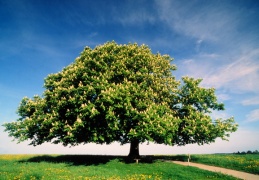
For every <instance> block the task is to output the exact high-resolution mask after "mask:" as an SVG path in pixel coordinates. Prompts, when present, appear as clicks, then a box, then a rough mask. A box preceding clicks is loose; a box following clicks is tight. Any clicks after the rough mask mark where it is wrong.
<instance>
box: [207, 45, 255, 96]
mask: <svg viewBox="0 0 259 180" xmlns="http://www.w3.org/2000/svg"><path fill="white" fill-rule="evenodd" d="M258 57H259V49H256V50H254V51H251V52H248V53H245V54H242V55H241V57H239V58H237V59H236V60H234V61H233V62H231V63H229V64H223V65H221V66H220V65H219V67H217V68H216V69H215V70H213V69H211V72H212V73H211V74H209V75H207V76H205V78H204V83H205V84H206V85H213V86H215V87H216V88H224V89H227V90H230V91H233V92H236V93H242V92H259V84H258V83H256V82H257V81H258V79H259V63H258V62H257V59H258ZM211 68H213V67H211Z"/></svg>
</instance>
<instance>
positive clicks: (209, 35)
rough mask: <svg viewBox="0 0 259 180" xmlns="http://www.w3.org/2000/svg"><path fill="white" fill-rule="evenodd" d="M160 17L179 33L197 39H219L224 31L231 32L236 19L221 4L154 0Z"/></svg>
mask: <svg viewBox="0 0 259 180" xmlns="http://www.w3.org/2000/svg"><path fill="white" fill-rule="evenodd" d="M156 3H157V7H158V9H159V12H160V14H159V15H160V18H161V20H163V21H164V22H166V23H167V24H168V26H169V27H170V28H171V29H173V30H174V31H177V32H179V33H184V34H185V35H187V36H191V37H195V38H198V40H199V41H203V40H209V41H219V40H220V39H219V38H220V37H222V36H223V35H224V34H225V33H229V32H230V31H232V32H233V30H234V28H235V27H236V23H237V19H236V18H235V17H236V14H235V16H234V15H233V13H234V12H233V11H232V13H230V12H231V11H229V10H227V8H225V7H224V8H223V5H219V4H213V3H204V4H202V5H201V2H199V1H185V3H184V2H183V1H175V0H174V1H170V0H165V1H158V0H157V1H156Z"/></svg>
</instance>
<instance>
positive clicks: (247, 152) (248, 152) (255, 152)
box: [233, 150, 259, 154]
mask: <svg viewBox="0 0 259 180" xmlns="http://www.w3.org/2000/svg"><path fill="white" fill-rule="evenodd" d="M233 154H259V151H258V150H255V151H250V150H248V151H246V152H245V151H242V152H239V151H237V152H234V153H233Z"/></svg>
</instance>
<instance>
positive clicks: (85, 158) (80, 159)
mask: <svg viewBox="0 0 259 180" xmlns="http://www.w3.org/2000/svg"><path fill="white" fill-rule="evenodd" d="M115 159H117V160H119V161H120V162H123V163H126V164H130V163H137V161H138V163H153V162H155V161H161V160H162V161H170V160H171V161H187V156H184V155H175V156H153V155H148V156H140V157H139V158H138V160H136V159H129V158H128V157H127V156H109V155H39V156H34V157H31V158H29V159H25V160H20V161H19V162H20V163H25V162H34V163H40V162H48V163H65V164H68V165H71V166H80V165H85V166H91V165H96V166H97V165H100V164H106V163H108V162H110V161H112V160H115Z"/></svg>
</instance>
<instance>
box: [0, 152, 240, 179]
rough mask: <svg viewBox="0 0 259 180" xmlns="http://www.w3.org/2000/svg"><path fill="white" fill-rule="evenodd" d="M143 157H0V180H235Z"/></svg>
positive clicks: (218, 174)
mask: <svg viewBox="0 0 259 180" xmlns="http://www.w3.org/2000/svg"><path fill="white" fill-rule="evenodd" d="M158 158H161V157H156V156H155V157H147V158H144V159H142V160H141V162H140V163H139V164H136V163H129V162H128V161H126V159H125V158H124V157H120V156H88V155H0V167H1V168H0V179H1V180H5V179H8V180H9V179H12V180H13V179H14V180H15V179H17V180H18V179H20V180H27V179H28V180H34V179H46V180H52V179H53V180H54V179H55V180H57V179H78V180H83V179H84V180H88V179H89V180H92V179H93V180H95V179H96V180H97V179H98V180H99V179H108V180H109V179H110V180H118V179H128V180H131V179H132V180H133V179H134V180H135V179H139V180H146V179H154V180H159V179H177V180H181V179H226V180H228V179H229V180H230V179H236V178H234V177H231V176H226V175H223V174H220V173H214V172H209V171H204V170H200V169H198V168H194V167H190V166H181V165H176V164H173V163H171V162H163V161H160V160H156V159H158Z"/></svg>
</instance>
